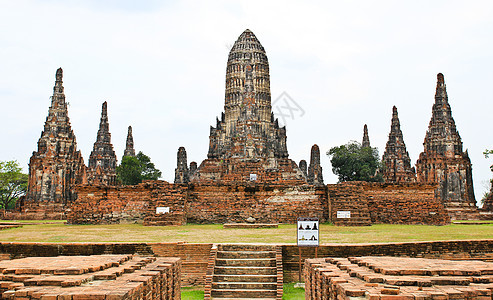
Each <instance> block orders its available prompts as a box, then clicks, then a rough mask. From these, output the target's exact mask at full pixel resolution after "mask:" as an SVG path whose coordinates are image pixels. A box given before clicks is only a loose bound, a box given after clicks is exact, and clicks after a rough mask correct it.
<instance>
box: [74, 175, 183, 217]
mask: <svg viewBox="0 0 493 300" xmlns="http://www.w3.org/2000/svg"><path fill="white" fill-rule="evenodd" d="M186 189H187V187H186V186H184V185H179V184H169V183H168V182H165V181H159V180H156V181H145V182H143V183H141V184H138V185H129V186H94V185H80V186H77V187H76V188H75V190H76V191H77V199H76V200H75V201H74V203H72V204H71V205H70V208H69V209H68V213H67V222H68V223H69V224H119V223H147V225H183V224H185V223H186V220H185V218H184V213H183V209H184V206H185V195H186ZM160 206H164V207H169V209H170V212H169V213H166V214H156V207H160Z"/></svg>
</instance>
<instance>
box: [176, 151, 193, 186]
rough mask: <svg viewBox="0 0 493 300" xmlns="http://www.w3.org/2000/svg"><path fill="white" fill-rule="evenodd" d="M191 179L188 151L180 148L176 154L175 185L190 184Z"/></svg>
mask: <svg viewBox="0 0 493 300" xmlns="http://www.w3.org/2000/svg"><path fill="white" fill-rule="evenodd" d="M189 179H190V177H189V171H188V163H187V151H186V150H185V147H180V148H178V153H177V154H176V169H175V183H188V182H189Z"/></svg>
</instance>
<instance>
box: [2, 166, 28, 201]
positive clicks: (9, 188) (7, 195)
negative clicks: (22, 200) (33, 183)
mask: <svg viewBox="0 0 493 300" xmlns="http://www.w3.org/2000/svg"><path fill="white" fill-rule="evenodd" d="M27 182H28V176H27V174H23V173H22V168H21V167H20V166H19V163H18V162H17V161H15V160H10V161H0V208H4V209H11V208H14V206H15V202H16V201H17V199H19V197H20V196H22V195H24V194H25V193H26V191H27Z"/></svg>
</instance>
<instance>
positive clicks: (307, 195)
mask: <svg viewBox="0 0 493 300" xmlns="http://www.w3.org/2000/svg"><path fill="white" fill-rule="evenodd" d="M186 211H187V220H188V222H191V223H245V222H246V220H247V219H248V218H253V219H255V222H258V223H295V222H296V220H297V218H298V217H304V216H311V217H318V218H320V220H321V222H324V221H325V220H327V217H328V216H327V211H328V201H327V197H326V192H325V187H324V186H319V187H316V186H313V185H298V186H289V185H268V184H248V185H246V184H243V185H240V184H230V185H216V184H193V185H190V189H189V194H188V201H187V208H186Z"/></svg>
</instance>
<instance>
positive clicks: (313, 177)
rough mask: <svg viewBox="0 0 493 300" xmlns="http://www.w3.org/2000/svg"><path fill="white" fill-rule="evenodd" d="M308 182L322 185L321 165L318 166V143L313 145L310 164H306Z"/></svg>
mask: <svg viewBox="0 0 493 300" xmlns="http://www.w3.org/2000/svg"><path fill="white" fill-rule="evenodd" d="M307 179H308V183H309V184H313V185H323V184H324V178H323V176H322V166H320V149H319V148H318V145H316V144H315V145H313V146H312V150H311V153H310V165H309V166H308V176H307Z"/></svg>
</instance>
